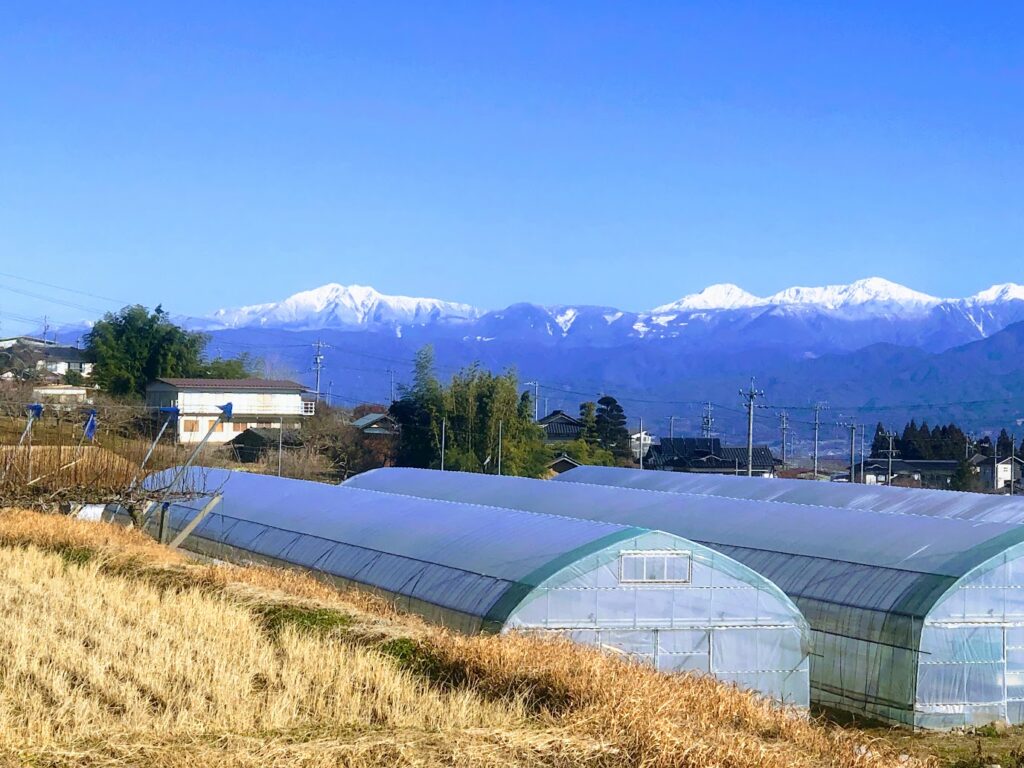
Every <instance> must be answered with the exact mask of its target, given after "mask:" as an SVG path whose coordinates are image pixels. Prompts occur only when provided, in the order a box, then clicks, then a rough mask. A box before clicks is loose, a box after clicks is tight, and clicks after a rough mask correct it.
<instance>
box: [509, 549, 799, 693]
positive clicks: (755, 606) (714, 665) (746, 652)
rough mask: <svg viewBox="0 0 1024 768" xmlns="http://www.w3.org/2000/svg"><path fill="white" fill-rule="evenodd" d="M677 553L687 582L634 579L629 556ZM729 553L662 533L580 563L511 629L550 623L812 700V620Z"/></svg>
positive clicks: (523, 610)
mask: <svg viewBox="0 0 1024 768" xmlns="http://www.w3.org/2000/svg"><path fill="white" fill-rule="evenodd" d="M669 551H675V552H679V553H680V554H681V555H685V556H686V557H687V558H688V566H689V567H688V569H687V570H688V578H687V582H686V583H685V584H667V583H665V584H629V583H623V582H622V579H621V576H622V573H621V570H622V566H621V563H622V557H623V556H627V557H628V556H630V555H631V554H633V553H643V552H669ZM751 576H752V574H751V573H750V572H749V571H748V569H746V568H744V567H742V566H739V565H738V564H737V563H736V562H735V561H733V560H732V559H730V558H728V557H726V556H724V555H722V554H721V553H718V552H715V551H713V550H710V549H707V548H706V547H703V546H701V545H699V544H695V543H693V542H688V541H686V540H683V539H680V538H678V537H676V536H672V535H669V534H666V533H661V532H656V531H655V532H650V533H647V534H644V535H643V536H640V537H638V538H637V539H635V540H634V541H632V542H622V543H619V544H616V545H614V546H611V547H608V548H607V549H605V550H602V551H601V552H597V553H594V554H593V555H590V556H588V557H585V558H583V559H581V560H580V561H578V562H576V563H574V564H572V565H571V566H569V567H567V568H566V569H564V570H563V571H561V572H559V573H558V574H556V575H555V576H553V577H551V578H550V579H548V580H547V581H545V582H543V583H542V584H540V585H539V586H538V587H537V588H536V589H535V590H534V591H533V592H531V593H530V594H529V595H528V596H527V598H526V599H525V600H524V601H523V603H522V604H521V605H520V606H519V607H518V608H517V609H516V610H515V611H514V612H513V613H512V614H511V615H510V616H509V619H508V621H507V623H506V627H507V628H514V629H519V630H527V631H535V632H543V633H547V632H552V633H556V634H559V635H563V636H565V637H568V638H570V639H572V640H575V641H577V642H583V643H587V644H589V645H596V646H598V647H602V648H606V649H612V650H614V651H617V652H620V653H622V654H624V655H626V656H628V657H629V658H632V659H634V660H638V661H642V662H645V663H648V664H651V665H652V666H654V667H655V668H657V669H659V670H661V671H664V672H698V673H710V674H712V675H714V676H715V677H716V678H718V679H720V680H723V681H725V682H732V683H736V684H737V685H739V686H740V687H741V688H747V689H751V690H756V691H760V692H762V693H764V694H766V695H768V696H771V697H772V698H774V699H776V700H778V701H782V702H785V703H787V704H793V705H797V706H801V707H807V706H808V705H809V698H810V693H809V679H810V669H809V656H808V649H807V647H806V644H807V643H806V637H807V634H806V633H807V627H806V624H805V623H804V622H803V621H802V619H799V618H798V619H797V620H794V618H795V616H798V615H799V614H796V612H795V610H794V608H793V605H792V603H791V602H790V601H789V599H788V598H786V597H785V596H784V595H783V594H782V593H781V592H779V591H778V590H777V589H775V588H774V587H773V585H770V584H769V583H768V582H765V581H763V580H761V579H758V578H751Z"/></svg>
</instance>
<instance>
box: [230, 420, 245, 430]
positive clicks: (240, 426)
mask: <svg viewBox="0 0 1024 768" xmlns="http://www.w3.org/2000/svg"><path fill="white" fill-rule="evenodd" d="M248 427H249V425H248V424H246V423H245V422H244V421H234V422H232V423H231V428H232V429H233V430H234V431H235V432H245V430H246V429H248Z"/></svg>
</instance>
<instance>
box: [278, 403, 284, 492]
mask: <svg viewBox="0 0 1024 768" xmlns="http://www.w3.org/2000/svg"><path fill="white" fill-rule="evenodd" d="M277 425H278V427H279V429H278V430H277V476H278V477H280V476H281V456H282V455H283V454H284V416H282V417H281V418H280V419H278V420H277Z"/></svg>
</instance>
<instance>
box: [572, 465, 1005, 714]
mask: <svg viewBox="0 0 1024 768" xmlns="http://www.w3.org/2000/svg"><path fill="white" fill-rule="evenodd" d="M553 484H557V485H569V486H574V487H581V486H583V485H591V486H593V487H599V488H610V487H615V488H628V489H633V490H635V491H637V492H645V493H660V494H664V495H670V496H675V497H676V498H677V499H678V504H677V509H678V510H679V516H678V518H677V520H676V522H675V524H672V523H670V522H668V521H662V522H663V523H664V524H663V525H662V527H663V529H664V530H666V531H670V532H684V531H685V532H686V534H687V535H688V536H692V537H693V538H694V539H696V540H698V541H702V542H704V543H707V544H708V545H709V546H713V547H714V548H716V549H719V550H720V551H723V552H726V553H727V554H730V555H732V556H733V557H735V558H736V559H737V560H739V561H741V562H743V563H746V564H747V565H749V566H750V567H751V568H754V569H755V570H757V571H759V572H760V573H762V574H764V575H765V576H767V577H768V578H770V579H772V580H773V581H774V582H775V583H777V584H778V585H779V586H780V587H781V588H782V589H783V590H785V591H786V593H787V594H789V595H790V597H792V598H793V599H794V601H795V602H796V604H797V605H798V606H799V607H800V608H801V610H802V611H803V612H804V615H805V616H806V617H807V620H808V622H809V623H810V625H811V628H812V636H813V656H812V663H811V697H812V701H816V702H818V703H819V704H823V705H828V706H833V707H836V708H838V709H842V710H846V711H851V712H859V713H862V714H865V715H869V716H872V717H877V718H880V719H883V720H886V721H889V722H900V723H906V724H910V725H914V726H918V727H924V728H949V727H956V726H972V725H978V724H984V723H988V722H993V721H1002V722H1007V723H1010V724H1019V723H1021V722H1024V559H1022V558H1024V545H1022V541H1024V526H1022V525H1021V524H1020V521H1021V520H1022V519H1024V515H1022V505H1021V502H1020V500H1018V499H1002V498H999V497H993V496H987V495H981V494H971V493H958V492H954V491H925V490H918V489H904V488H888V487H879V486H870V485H868V486H863V485H856V484H854V485H849V484H844V483H821V482H818V483H816V482H812V481H799V480H778V479H765V480H760V479H750V478H739V477H730V476H721V475H715V476H712V475H700V474H689V473H681V472H652V471H647V472H645V471H640V470H630V469H618V468H603V467H581V468H578V469H573V470H570V471H569V472H566V473H565V474H563V475H561V476H560V477H559V478H557V479H556V480H555V481H554V483H553ZM751 505H753V507H751ZM751 509H754V510H757V512H756V513H751V512H750V510H751ZM801 510H802V511H801ZM588 516H589V517H591V518H593V519H601V520H618V521H620V522H621V521H624V520H626V519H628V520H630V521H631V522H632V523H633V524H641V522H640V521H646V523H647V524H651V523H654V522H655V520H656V519H657V518H655V517H651V516H639V515H638V516H622V517H617V516H614V515H600V514H598V515H588Z"/></svg>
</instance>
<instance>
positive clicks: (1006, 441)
mask: <svg viewBox="0 0 1024 768" xmlns="http://www.w3.org/2000/svg"><path fill="white" fill-rule="evenodd" d="M1013 448H1014V445H1013V438H1011V437H1010V434H1009V432H1007V431H1006V430H1005V429H1002V430H1000V431H999V437H998V438H997V439H996V452H997V455H998V456H999V458H1000V459H1002V458H1004V457H1006V456H1009V455H1010V451H1012V450H1013Z"/></svg>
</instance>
